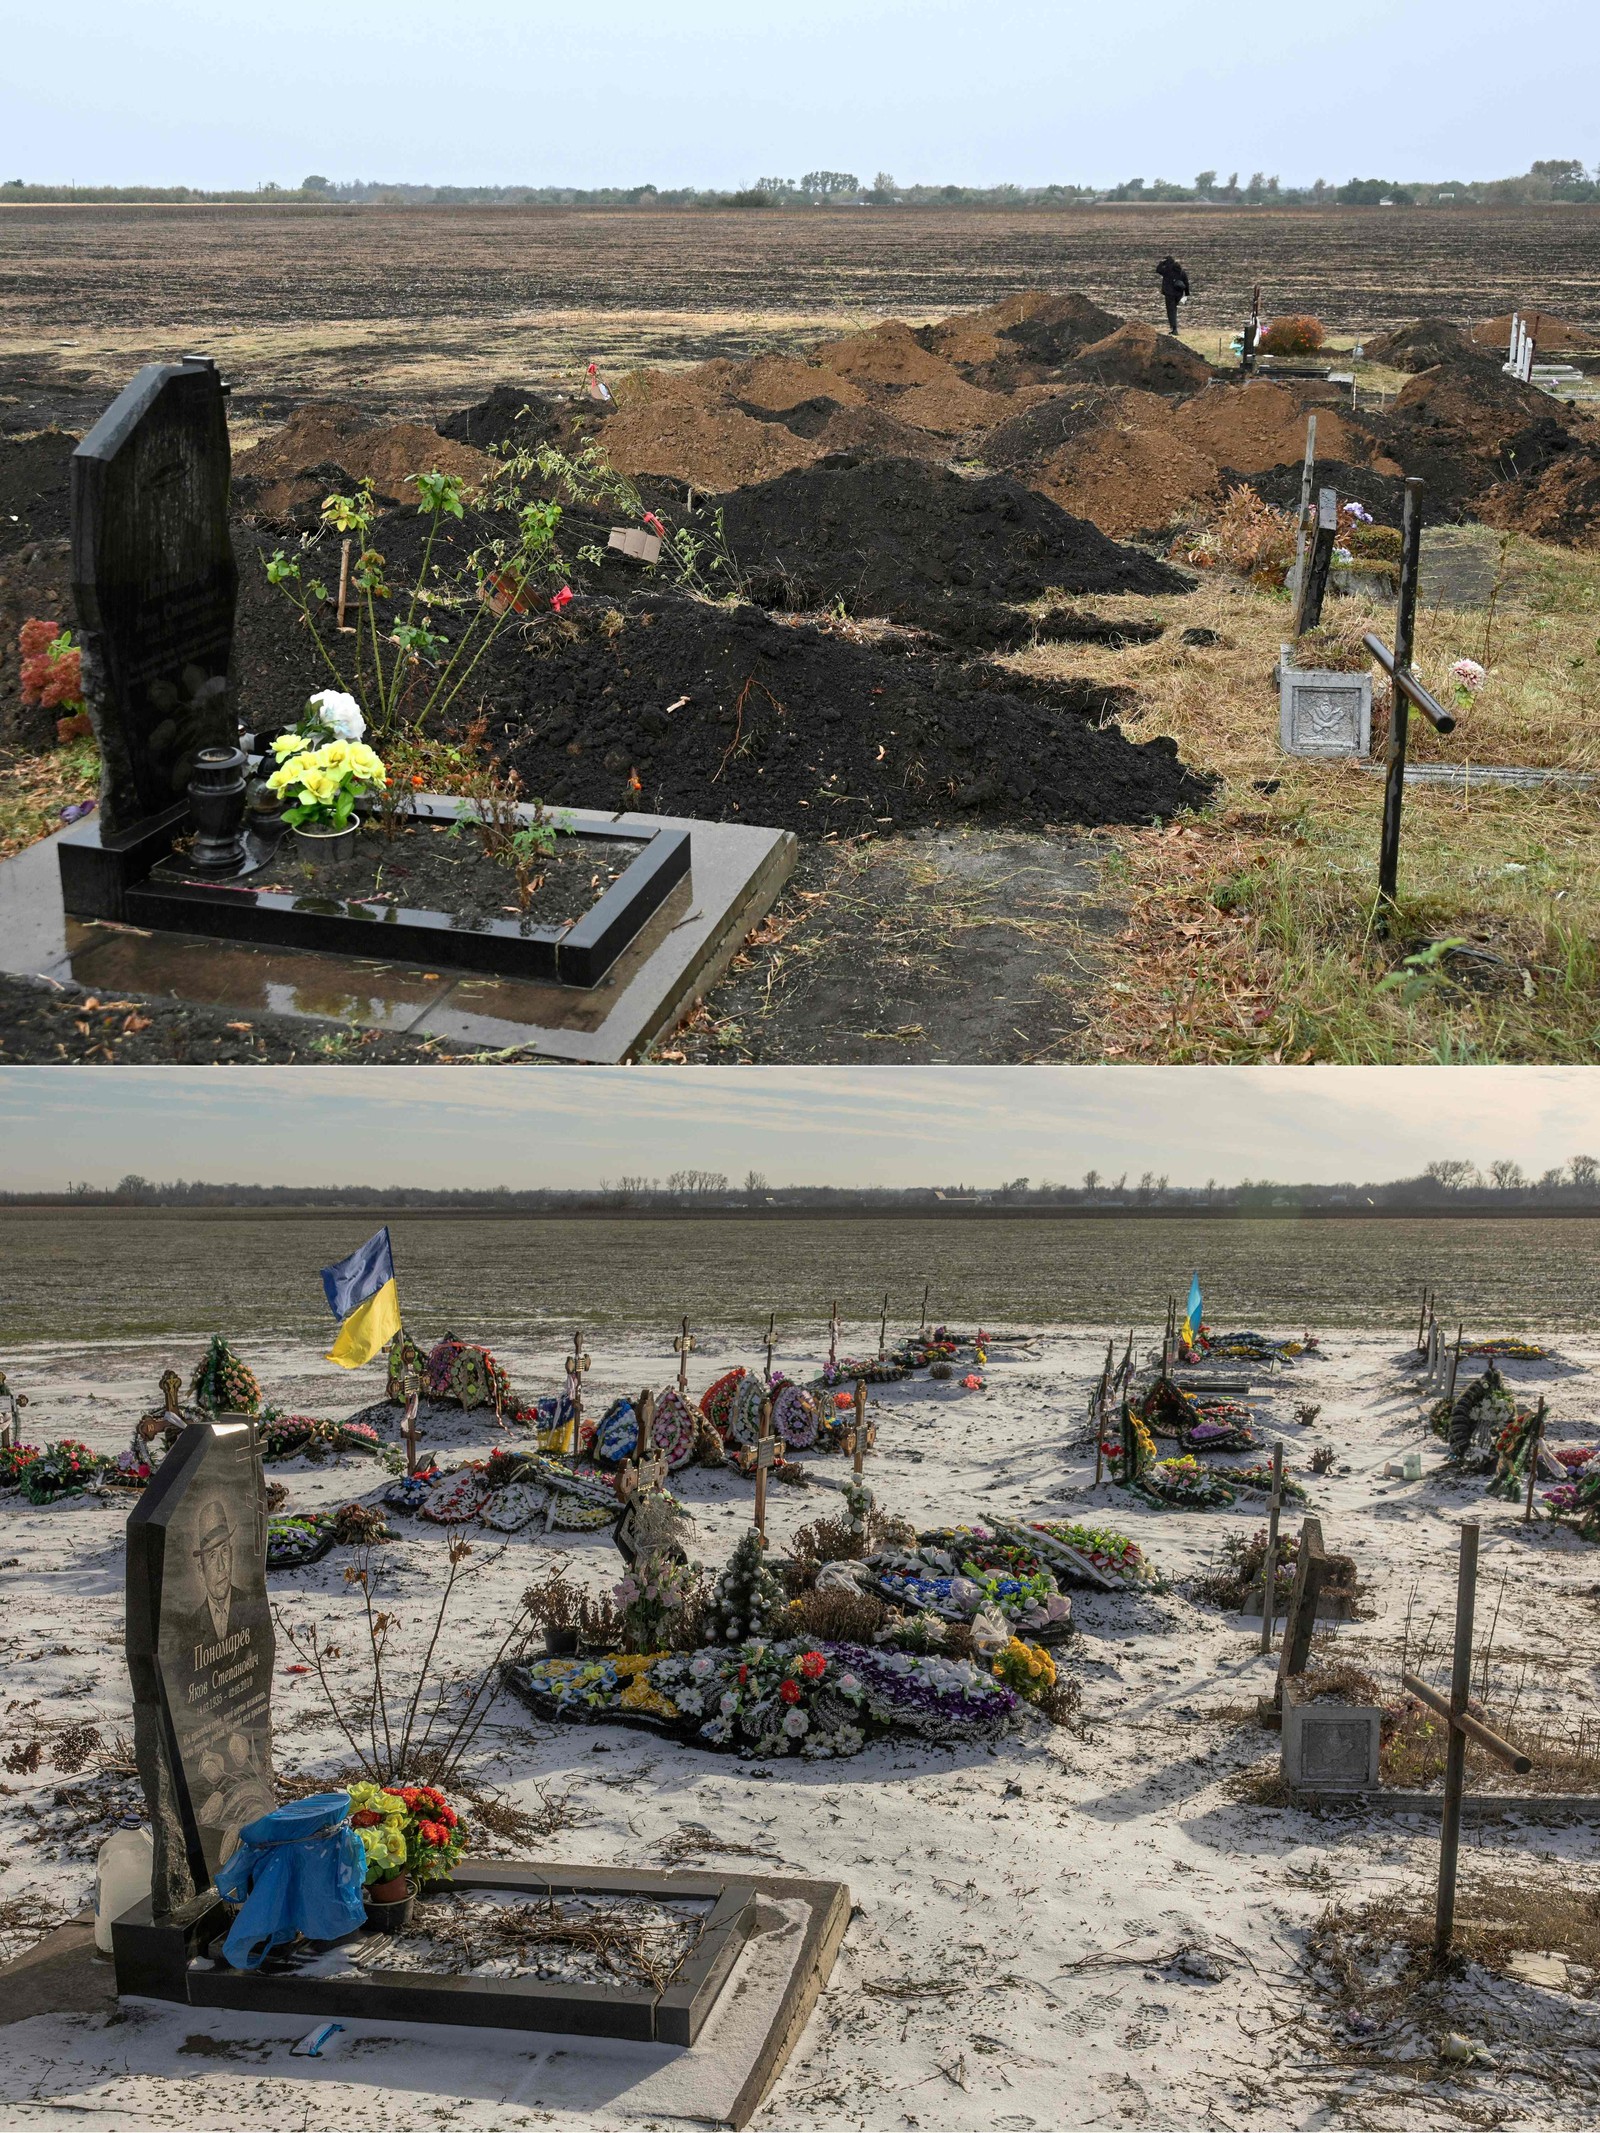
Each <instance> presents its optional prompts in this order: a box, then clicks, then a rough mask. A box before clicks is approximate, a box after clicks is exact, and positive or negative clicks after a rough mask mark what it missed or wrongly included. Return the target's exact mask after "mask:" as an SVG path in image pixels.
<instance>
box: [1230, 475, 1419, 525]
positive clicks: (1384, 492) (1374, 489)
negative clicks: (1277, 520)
mask: <svg viewBox="0 0 1600 2133" xmlns="http://www.w3.org/2000/svg"><path fill="white" fill-rule="evenodd" d="M1301 465H1302V462H1301V461H1299V460H1295V461H1293V462H1292V463H1290V464H1289V465H1286V466H1281V467H1268V468H1267V469H1266V471H1265V472H1264V473H1257V474H1249V473H1244V474H1241V473H1240V472H1238V471H1237V469H1235V468H1233V467H1224V468H1223V470H1222V483H1223V487H1224V488H1225V489H1227V490H1229V491H1232V490H1234V489H1244V488H1249V489H1254V490H1255V492H1256V494H1257V496H1259V497H1260V498H1261V501H1262V502H1263V503H1265V504H1271V505H1272V506H1273V508H1274V509H1275V510H1278V511H1298V510H1299V508H1300V474H1301ZM1314 487H1315V488H1317V489H1337V490H1338V492H1339V501H1340V503H1341V504H1348V503H1358V504H1360V505H1361V506H1362V508H1363V509H1364V510H1367V511H1370V512H1371V513H1372V516H1373V517H1374V518H1375V519H1376V520H1377V522H1378V523H1379V525H1381V526H1398V525H1399V523H1400V518H1401V514H1402V512H1403V511H1404V509H1405V497H1406V484H1405V477H1404V476H1403V475H1401V474H1379V473H1377V472H1375V471H1374V469H1373V468H1371V467H1353V466H1351V465H1350V464H1349V462H1348V461H1347V460H1343V459H1319V460H1318V461H1317V470H1316V475H1315V478H1314ZM1422 502H1423V518H1424V520H1425V521H1426V519H1427V517H1428V511H1427V505H1428V494H1427V491H1426V490H1424V492H1423V498H1422Z"/></svg>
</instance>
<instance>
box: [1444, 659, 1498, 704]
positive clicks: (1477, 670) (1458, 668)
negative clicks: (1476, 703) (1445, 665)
mask: <svg viewBox="0 0 1600 2133" xmlns="http://www.w3.org/2000/svg"><path fill="white" fill-rule="evenodd" d="M1450 672H1451V673H1452V674H1453V675H1454V676H1455V679H1456V680H1457V681H1458V682H1459V683H1460V685H1461V687H1462V688H1463V689H1465V690H1467V691H1468V692H1469V693H1470V694H1471V695H1474V696H1475V695H1476V694H1477V692H1478V691H1479V690H1480V689H1481V688H1482V687H1483V685H1484V683H1485V682H1486V681H1487V680H1488V678H1489V676H1488V673H1487V672H1486V670H1485V669H1484V668H1483V667H1481V666H1479V664H1478V662H1477V660H1475V659H1458V660H1457V661H1456V663H1455V665H1454V666H1453V667H1452V668H1451V669H1450Z"/></svg>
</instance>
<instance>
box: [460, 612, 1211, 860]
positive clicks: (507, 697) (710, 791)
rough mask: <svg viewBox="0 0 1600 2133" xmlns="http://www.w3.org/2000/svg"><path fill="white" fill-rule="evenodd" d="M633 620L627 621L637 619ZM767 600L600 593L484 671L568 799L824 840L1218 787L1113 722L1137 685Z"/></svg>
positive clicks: (538, 763) (546, 780)
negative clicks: (930, 648) (800, 619)
mask: <svg viewBox="0 0 1600 2133" xmlns="http://www.w3.org/2000/svg"><path fill="white" fill-rule="evenodd" d="M619 619H620V622H621V626H620V627H619V626H618V623H619ZM987 671H988V674H989V676H990V677H991V678H992V681H993V684H994V685H993V686H990V687H985V686H982V685H980V683H979V682H978V681H977V679H976V677H975V674H974V672H973V671H971V670H967V669H963V668H962V667H960V666H958V665H957V664H955V663H954V662H952V661H951V660H949V659H948V658H945V657H941V656H938V655H937V654H925V655H923V656H921V657H918V656H915V655H911V656H908V655H906V654H904V653H900V654H893V655H891V654H886V653H885V652H884V651H882V650H879V649H877V648H875V647H873V646H870V645H864V644H861V643H859V642H856V641H852V639H851V638H850V637H848V636H846V635H844V634H842V633H836V632H833V631H830V630H828V629H826V628H823V627H819V626H816V625H814V624H809V623H784V622H777V621H774V620H772V619H771V618H770V617H768V616H767V615H764V614H763V613H761V611H760V610H759V609H756V608H751V607H741V608H734V609H727V608H719V607H711V606H708V605H706V604H704V603H702V602H697V601H692V600H685V599H681V598H674V597H670V596H669V597H662V598H647V597H644V596H640V597H638V598H636V599H635V600H634V601H633V602H631V603H629V604H628V607H627V610H626V612H623V611H621V610H619V609H617V608H613V607H609V606H608V605H607V603H605V602H603V601H599V600H588V599H585V600H582V601H579V602H577V603H575V605H574V606H573V607H571V608H569V609H567V610H566V613H565V614H564V615H563V617H562V618H561V620H560V621H559V622H554V621H544V622H541V623H540V624H538V625H537V626H535V627H533V628H530V629H528V630H526V631H524V632H521V633H520V634H519V635H518V636H516V637H511V636H509V635H508V636H507V637H504V638H502V639H501V640H500V641H499V643H497V645H496V646H495V648H494V650H493V652H492V653H491V654H490V655H489V657H488V658H487V659H486V660H485V662H484V666H483V668H481V669H480V673H479V679H480V681H481V693H482V697H483V701H484V706H485V709H486V711H487V715H488V720H489V735H490V738H491V740H492V741H493V743H494V744H495V746H496V749H497V752H498V753H499V754H500V756H501V757H502V759H503V760H505V761H506V762H507V763H509V764H510V765H511V766H512V767H513V768H515V769H516V771H517V772H518V773H519V775H520V776H521V778H522V781H523V787H524V790H525V791H527V792H528V793H529V794H531V795H537V796H538V797H539V798H541V799H543V800H545V801H548V802H553V803H565V804H568V805H578V806H593V807H612V808H616V807H620V806H622V805H624V804H629V802H630V792H631V788H630V784H629V780H630V776H631V775H632V774H636V775H637V777H638V780H639V788H640V789H639V791H638V793H637V794H636V795H633V796H632V798H631V804H632V805H634V806H637V807H642V808H645V809H647V810H650V811H652V812H659V813H671V814H689V815H710V816H713V817H716V818H718V819H721V820H725V821H746V822H757V823H764V824H770V825H774V826H776V827H780V828H788V829H793V830H796V831H799V832H801V833H802V834H806V835H810V836H821V835H823V834H825V833H827V832H830V831H832V832H836V833H843V834H851V835H854V834H860V833H871V832H873V831H874V830H876V829H882V828H889V827H895V828H909V827H913V826H916V825H921V824H930V823H939V822H948V821H958V820H961V819H963V818H968V819H970V817H971V816H972V815H973V814H974V813H977V812H981V811H983V810H986V809H995V810H999V811H1002V812H1003V814H1004V816H1005V818H1006V819H1007V820H1008V821H1012V822H1029V823H1088V824H1101V823H1112V822H1149V821H1153V820H1156V819H1165V818H1166V817H1169V816H1171V815H1173V814H1175V813H1177V812H1178V811H1179V810H1180V809H1183V808H1189V807H1196V806H1198V805H1200V804H1201V803H1202V802H1203V801H1204V799H1205V798H1206V797H1207V795H1208V793H1209V791H1210V789H1211V788H1210V781H1209V780H1206V779H1204V778H1200V777H1197V776H1194V775H1193V774H1191V773H1190V772H1188V771H1187V770H1185V769H1184V767H1183V765H1182V764H1181V763H1180V762H1179V761H1178V753H1177V744H1176V742H1175V741H1172V740H1170V739H1167V738H1164V737H1163V738H1160V739H1156V740H1153V741H1150V742H1146V743H1144V744H1142V745H1141V744H1137V743H1135V742H1133V741H1130V740H1129V739H1128V738H1127V737H1126V736H1125V735H1124V734H1122V733H1121V732H1119V731H1118V730H1117V729H1116V728H1115V727H1114V726H1109V725H1108V726H1105V727H1103V728H1102V726H1101V725H1100V724H1099V721H1100V720H1101V719H1104V718H1107V717H1109V716H1111V715H1114V713H1115V711H1116V710H1117V709H1118V707H1119V703H1120V701H1121V700H1122V698H1123V692H1121V691H1118V690H1106V689H1103V688H1095V687H1091V686H1088V685H1085V684H1081V683H1079V684H1073V683H1067V684H1063V685H1062V686H1061V687H1060V688H1059V689H1056V690H1047V689H1045V688H1042V687H1040V688H1037V689H1035V690H1032V691H1029V692H1028V693H1026V694H1023V693H1020V691H1019V690H1018V689H1014V688H1012V687H1010V686H1009V685H1008V678H1007V677H1006V676H1005V675H1004V674H1003V673H1002V672H1001V671H1000V670H998V669H989V670H987Z"/></svg>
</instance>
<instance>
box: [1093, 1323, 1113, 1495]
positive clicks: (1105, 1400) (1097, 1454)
mask: <svg viewBox="0 0 1600 2133" xmlns="http://www.w3.org/2000/svg"><path fill="white" fill-rule="evenodd" d="M1115 1349H1116V1342H1115V1341H1107V1342H1106V1367H1105V1368H1104V1370H1102V1371H1101V1373H1100V1387H1099V1390H1098V1391H1097V1392H1096V1394H1095V1396H1094V1401H1093V1407H1092V1412H1093V1415H1094V1485H1095V1487H1096V1488H1099V1486H1100V1477H1101V1475H1102V1474H1103V1473H1104V1471H1105V1461H1106V1410H1107V1409H1108V1408H1109V1407H1110V1405H1111V1358H1112V1355H1113V1353H1114V1352H1115Z"/></svg>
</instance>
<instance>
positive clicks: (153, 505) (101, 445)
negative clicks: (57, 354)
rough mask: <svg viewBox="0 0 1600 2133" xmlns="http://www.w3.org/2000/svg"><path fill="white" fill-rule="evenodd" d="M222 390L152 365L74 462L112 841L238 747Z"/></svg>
mask: <svg viewBox="0 0 1600 2133" xmlns="http://www.w3.org/2000/svg"><path fill="white" fill-rule="evenodd" d="M224 390H225V388H224V386H223V383H222V379H221V377H220V376H219V375H218V372H217V367H216V365H215V364H214V363H212V362H210V361H208V360H206V359H204V358H202V357H187V358H185V360H184V361H183V362H181V363H152V364H149V365H147V367H146V368H145V369H143V370H141V371H140V373H139V375H138V376H137V377H136V378H135V379H134V380H133V382H132V384H131V385H129V386H128V387H127V389H126V390H125V391H124V392H122V393H120V394H119V395H118V397H117V398H116V399H115V400H114V401H113V402H112V403H111V405H110V407H109V408H107V410H106V412H105V413H104V414H103V415H102V416H101V418H100V420H99V421H98V422H97V423H96V424H95V426H94V428H93V429H92V430H91V431H90V432H89V434H88V436H87V437H85V438H84V440H83V442H82V443H81V444H80V445H79V446H78V448H77V450H76V451H75V452H74V453H73V455H72V579H73V586H72V589H73V596H74V598H75V600H76V602H77V607H78V616H79V620H80V621H81V623H82V626H83V654H84V657H83V675H84V695H85V699H86V701H87V704H88V707H89V716H90V719H91V720H92V722H93V724H94V729H95V735H96V738H97V739H98V741H99V743H100V755H101V763H102V769H101V788H100V822H101V826H102V828H103V829H104V830H105V831H106V832H108V833H114V832H117V831H123V830H129V829H132V828H133V826H134V825H135V824H136V823H138V822H141V821H144V820H146V819H148V818H149V817H151V816H153V815H158V814H160V813H162V812H163V811H164V810H166V809H168V808H171V807H174V806H176V805H178V804H179V803H180V802H181V801H182V800H183V798H184V796H185V793H186V791H187V788H188V783H189V777H190V774H191V773H192V771H193V769H194V763H195V757H196V756H197V755H198V754H199V752H200V750H201V749H202V748H232V747H234V746H236V745H237V742H238V738H239V724H238V719H237V717H236V715H235V711H234V705H233V695H232V689H231V685H230V678H229V666H230V662H231V659H232V653H233V615H234V604H235V599H236V595H237V590H238V576H239V574H238V568H237V565H236V564H235V562H234V555H233V544H232V541H231V540H230V538H229V533H228V481H229V471H230V454H229V445H228V420H227V411H226V403H225V400H224Z"/></svg>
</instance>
